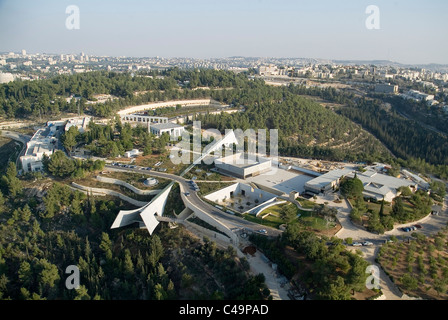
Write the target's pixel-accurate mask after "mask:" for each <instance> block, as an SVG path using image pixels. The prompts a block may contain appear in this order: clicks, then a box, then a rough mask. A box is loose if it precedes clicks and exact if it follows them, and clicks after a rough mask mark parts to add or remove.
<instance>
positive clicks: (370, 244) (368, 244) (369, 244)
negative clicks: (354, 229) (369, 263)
mask: <svg viewBox="0 0 448 320" xmlns="http://www.w3.org/2000/svg"><path fill="white" fill-rule="evenodd" d="M362 245H363V246H372V245H373V243H372V242H370V241H364V242H363V243H362Z"/></svg>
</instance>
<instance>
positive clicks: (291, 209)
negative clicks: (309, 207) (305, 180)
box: [280, 204, 297, 223]
mask: <svg viewBox="0 0 448 320" xmlns="http://www.w3.org/2000/svg"><path fill="white" fill-rule="evenodd" d="M296 215H297V210H296V208H295V205H294V204H287V205H284V206H283V207H282V209H281V210H280V218H281V219H282V220H283V221H285V222H286V223H289V222H291V221H292V220H293V219H294V218H295V217H296Z"/></svg>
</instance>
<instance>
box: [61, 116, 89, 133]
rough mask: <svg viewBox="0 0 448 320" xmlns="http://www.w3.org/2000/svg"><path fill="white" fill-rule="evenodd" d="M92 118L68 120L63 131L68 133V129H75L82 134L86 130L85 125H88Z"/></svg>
mask: <svg viewBox="0 0 448 320" xmlns="http://www.w3.org/2000/svg"><path fill="white" fill-rule="evenodd" d="M91 120H92V118H90V117H84V118H81V119H70V120H68V121H67V123H66V125H65V131H68V130H69V129H70V127H77V128H78V131H79V132H80V133H84V132H85V131H86V129H87V125H88V124H89V123H90V121H91Z"/></svg>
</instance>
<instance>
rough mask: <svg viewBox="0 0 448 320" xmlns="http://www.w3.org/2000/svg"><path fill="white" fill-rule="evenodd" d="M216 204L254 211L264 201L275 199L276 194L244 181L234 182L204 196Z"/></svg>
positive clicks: (236, 209) (237, 209) (241, 210)
mask: <svg viewBox="0 0 448 320" xmlns="http://www.w3.org/2000/svg"><path fill="white" fill-rule="evenodd" d="M204 198H205V199H207V200H209V201H213V202H214V203H216V205H221V206H226V207H229V208H233V209H234V210H235V211H240V212H249V213H250V212H255V211H256V208H257V207H260V206H262V205H264V204H266V202H272V201H275V200H276V198H277V195H275V194H272V193H270V192H267V191H265V190H262V189H258V188H254V187H252V186H250V185H247V184H244V183H235V184H232V185H230V186H228V187H225V188H223V189H221V190H218V191H215V192H212V193H210V194H208V195H206V196H205V197H204Z"/></svg>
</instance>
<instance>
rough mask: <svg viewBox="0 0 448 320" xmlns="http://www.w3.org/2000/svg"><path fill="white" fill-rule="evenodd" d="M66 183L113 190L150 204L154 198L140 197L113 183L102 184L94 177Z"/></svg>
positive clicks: (149, 196)
mask: <svg viewBox="0 0 448 320" xmlns="http://www.w3.org/2000/svg"><path fill="white" fill-rule="evenodd" d="M65 181H66V182H67V184H68V185H71V182H72V181H74V182H75V183H77V184H80V185H82V186H85V187H91V188H102V189H109V190H113V191H116V192H120V193H122V194H124V195H125V196H128V197H129V198H132V199H135V200H138V201H148V202H149V201H151V199H152V198H153V197H154V196H152V195H139V194H136V193H134V192H132V191H131V190H129V189H128V188H126V187H123V186H119V185H116V184H112V183H104V182H100V181H98V180H97V179H95V178H94V177H87V178H83V179H77V180H73V179H67V180H65Z"/></svg>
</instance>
